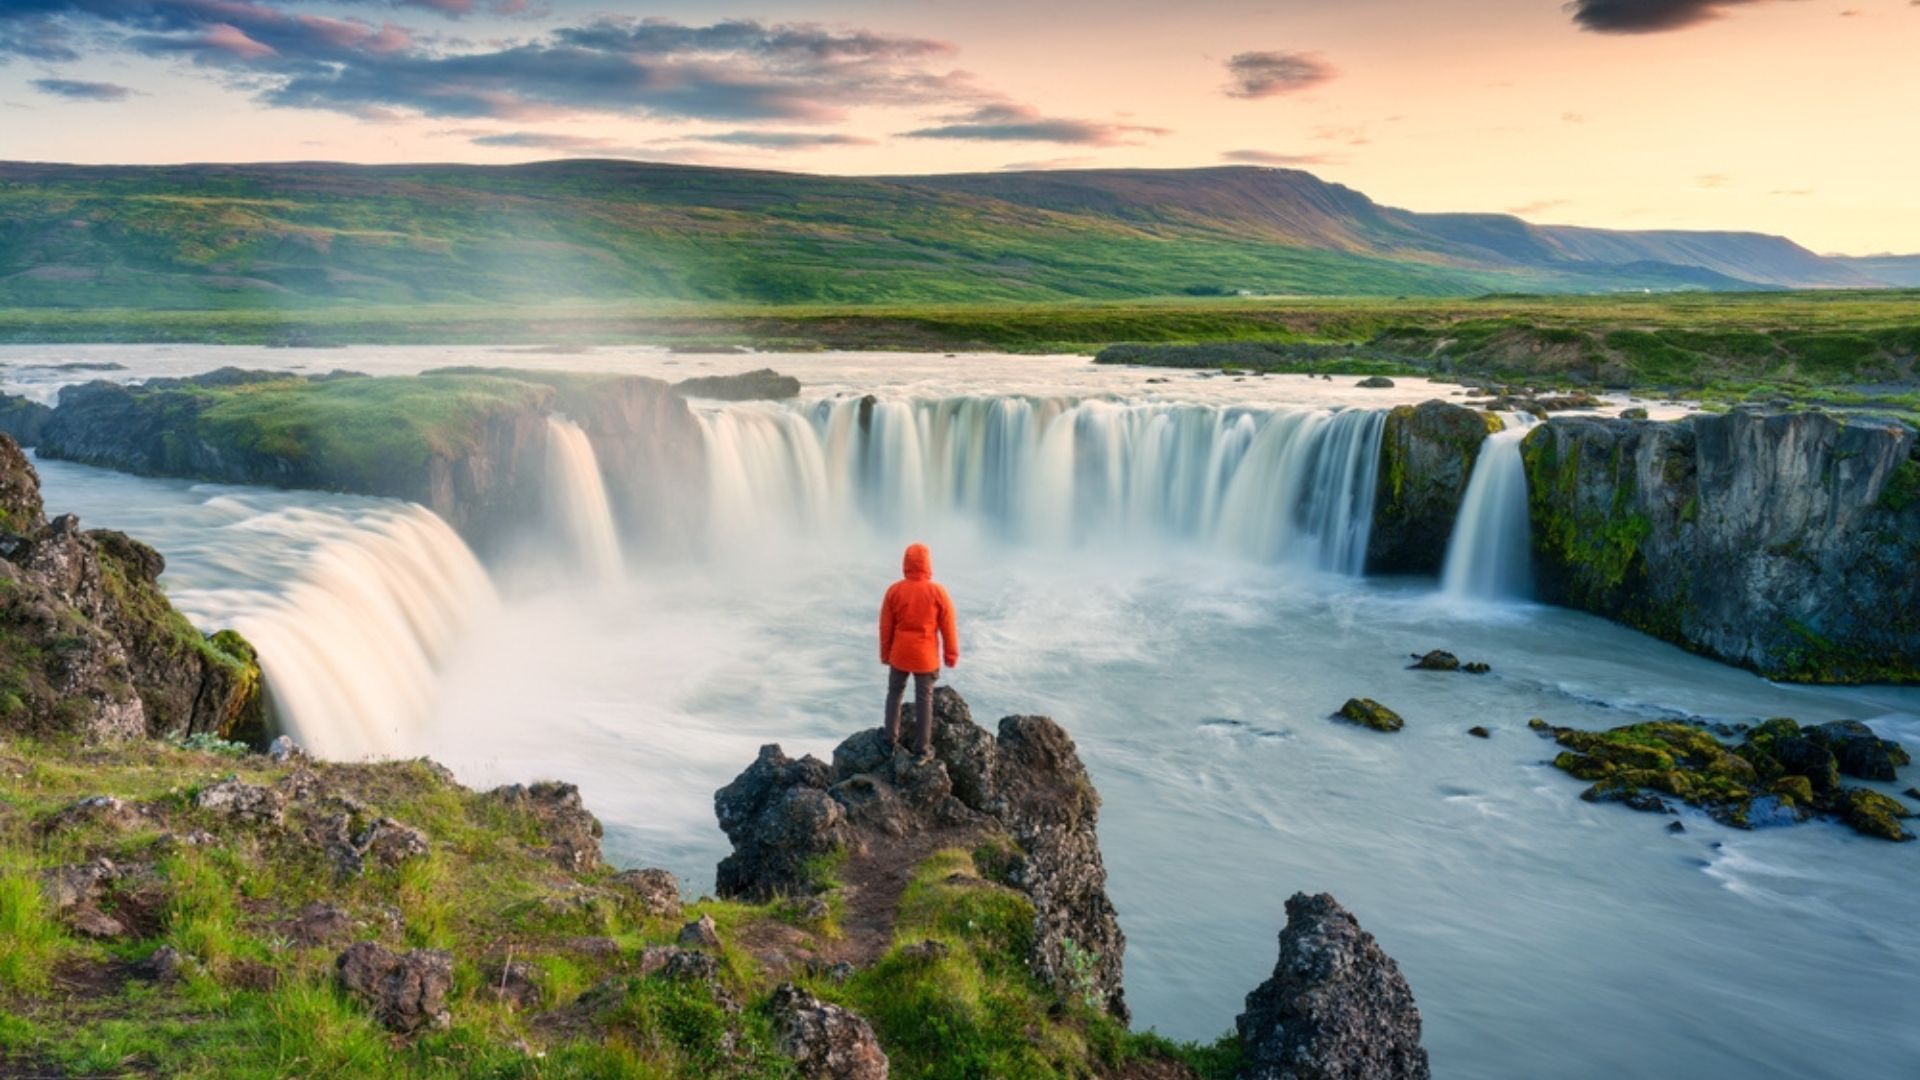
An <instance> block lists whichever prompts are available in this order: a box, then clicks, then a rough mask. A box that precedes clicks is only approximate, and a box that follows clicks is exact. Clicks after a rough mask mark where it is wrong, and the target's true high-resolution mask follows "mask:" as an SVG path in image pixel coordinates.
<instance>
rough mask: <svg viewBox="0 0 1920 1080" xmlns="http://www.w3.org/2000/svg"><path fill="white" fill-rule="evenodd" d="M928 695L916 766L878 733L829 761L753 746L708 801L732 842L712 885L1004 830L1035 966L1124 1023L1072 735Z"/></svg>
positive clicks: (765, 880) (786, 879)
mask: <svg viewBox="0 0 1920 1080" xmlns="http://www.w3.org/2000/svg"><path fill="white" fill-rule="evenodd" d="M934 702H935V726H934V731H935V734H934V752H933V755H932V758H931V760H929V761H927V762H925V763H918V762H915V761H913V760H912V759H911V758H910V757H908V756H907V755H906V754H904V753H901V754H889V753H888V752H887V747H886V743H885V736H884V734H883V733H882V732H880V731H879V730H878V729H873V730H869V731H863V732H860V733H858V734H855V735H853V736H852V737H850V738H848V739H847V740H846V741H844V742H843V743H841V745H840V746H839V747H838V748H837V749H836V750H835V751H834V755H833V764H831V765H829V764H828V763H826V762H823V761H820V760H818V759H816V758H812V757H806V758H801V759H799V760H797V761H796V760H794V759H792V758H789V757H787V756H786V754H784V753H783V752H781V750H780V748H779V747H778V746H767V747H763V748H762V749H761V751H760V755H759V757H758V758H757V759H756V760H755V761H754V763H753V764H752V765H751V766H749V767H748V768H747V769H746V771H745V772H742V773H741V774H740V776H739V777H738V778H736V779H735V780H734V781H733V782H732V783H731V784H728V785H727V786H726V787H724V788H722V789H720V791H718V792H717V793H715V796H714V809H715V813H716V814H717V816H718V817H719V820H720V827H721V829H722V830H723V831H725V832H726V834H727V837H728V839H729V840H730V841H732V843H733V846H734V852H733V854H732V855H729V856H728V857H727V858H726V859H725V860H724V861H722V862H721V864H720V869H719V875H718V888H719V891H720V892H721V894H722V895H726V896H742V897H749V898H754V899H764V898H768V897H773V896H779V895H803V894H807V893H810V892H813V891H816V890H817V888H818V887H819V885H820V882H819V880H818V871H819V867H820V865H821V863H822V861H823V860H830V859H834V858H839V857H844V856H845V855H846V854H847V853H849V852H853V851H865V850H869V849H876V848H882V849H884V848H888V847H890V846H898V845H899V844H900V843H901V841H902V840H903V838H906V837H910V836H911V837H916V838H920V837H929V836H932V837H940V838H945V839H947V840H948V841H949V842H950V843H951V844H953V845H955V846H966V844H965V841H966V840H967V838H969V837H974V838H981V837H986V836H991V835H1004V836H1006V837H1007V838H1009V839H1011V840H1012V841H1013V843H1014V845H1015V847H1016V848H1017V852H1016V853H1015V854H1014V855H1013V856H1012V857H1011V861H1010V865H1009V866H1007V867H1006V868H1005V875H1004V876H1005V880H1006V882H1007V884H1009V885H1010V886H1012V887H1013V888H1016V889H1018V890H1019V891H1020V892H1022V893H1024V894H1025V895H1026V896H1027V897H1028V898H1029V899H1031V900H1032V902H1033V905H1034V909H1035V919H1034V924H1035V925H1034V930H1035V935H1034V943H1033V947H1032V951H1031V956H1030V963H1031V966H1032V968H1033V970H1034V972H1035V973H1036V974H1037V975H1038V976H1039V977H1040V978H1041V979H1042V980H1044V981H1045V982H1047V983H1048V985H1050V986H1053V987H1055V988H1056V989H1058V990H1060V991H1061V992H1062V993H1064V994H1072V995H1079V996H1085V997H1088V998H1091V999H1092V1000H1094V1001H1097V1002H1099V1003H1101V1005H1102V1006H1103V1007H1104V1008H1105V1009H1106V1010H1107V1011H1109V1012H1111V1013H1112V1014H1114V1015H1115V1016H1118V1017H1121V1018H1124V1017H1125V1016H1126V1004H1125V998H1124V994H1123V991H1122V988H1121V966H1122V955H1123V953H1124V951H1125V948H1126V939H1125V936H1124V935H1123V934H1122V933H1121V932H1120V925H1119V921H1118V919H1117V917H1116V915H1115V913H1114V909H1113V905H1112V903H1111V901H1110V900H1109V899H1108V897H1107V894H1106V869H1105V865H1104V864H1103V862H1102V860H1101V857H1100V849H1099V841H1098V837H1097V835H1096V824H1097V821H1098V816H1099V796H1098V794H1097V793H1096V792H1095V791H1094V788H1093V784H1092V782H1091V781H1090V780H1089V779H1088V778H1087V774H1086V769H1085V767H1084V766H1083V765H1082V764H1081V762H1080V758H1079V754H1078V751H1077V750H1076V749H1075V747H1074V744H1073V740H1072V739H1070V738H1069V737H1068V736H1067V734H1066V732H1065V731H1064V730H1062V729H1061V728H1060V726H1059V725H1058V724H1055V723H1054V722H1053V721H1051V720H1049V719H1047V718H1045V717H1038V716H1010V717H1007V718H1005V719H1003V720H1001V721H1000V728H999V733H998V735H997V736H996V735H993V734H989V733H988V732H986V731H985V730H984V729H982V728H980V727H979V726H978V725H976V724H975V723H974V722H973V719H972V715H971V713H970V711H969V710H968V709H967V705H966V702H965V701H964V700H963V699H962V698H961V697H960V695H959V694H957V693H955V692H954V691H953V690H952V689H951V688H950V687H940V688H938V690H936V692H935V695H934Z"/></svg>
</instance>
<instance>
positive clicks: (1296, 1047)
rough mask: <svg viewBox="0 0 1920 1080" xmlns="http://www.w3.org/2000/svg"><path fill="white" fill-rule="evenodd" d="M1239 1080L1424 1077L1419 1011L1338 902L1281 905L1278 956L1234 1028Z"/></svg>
mask: <svg viewBox="0 0 1920 1080" xmlns="http://www.w3.org/2000/svg"><path fill="white" fill-rule="evenodd" d="M1235 1027H1236V1028H1237V1030H1238V1031H1239V1034H1240V1044H1241V1048H1242V1052H1243V1054H1244V1059H1243V1060H1244V1064H1243V1065H1242V1067H1241V1070H1240V1074H1239V1075H1240V1080H1426V1078H1427V1077H1429V1076H1431V1075H1432V1073H1431V1070H1430V1069H1429V1067H1428V1064H1427V1052H1426V1050H1425V1049H1423V1048H1422V1047H1421V1045H1420V1010H1419V1008H1418V1007H1417V1006H1416V1005H1415V1004H1414V1001H1413V991H1412V990H1411V989H1410V988H1409V987H1408V986H1407V980H1406V979H1405V978H1404V977H1403V976H1402V975H1401V974H1400V968H1399V965H1397V964H1395V963H1394V962H1393V958H1392V957H1390V956H1388V955H1387V954H1386V953H1385V952H1384V951H1382V950H1381V948H1380V946H1379V944H1378V943H1377V942H1375V941H1374V939H1373V935H1372V934H1369V933H1367V932H1366V931H1365V930H1362V929H1361V928H1360V923H1359V921H1358V920H1356V919H1355V918H1354V917H1353V915H1352V914H1351V913H1350V912H1348V911H1347V909H1345V908H1343V907H1341V906H1340V903H1339V901H1337V900H1335V899H1334V898H1333V897H1331V896H1328V895H1326V894H1325V893H1321V894H1319V895H1317V896H1309V895H1307V894H1305V893H1296V894H1294V896H1293V897H1292V898H1290V899H1289V900H1288V901H1287V925H1286V929H1284V930H1282V931H1281V932H1280V960H1279V962H1278V963H1277V964H1275V965H1274V969H1273V976H1272V977H1271V978H1269V979H1268V980H1267V981H1266V982H1264V983H1261V984H1260V986H1259V987H1258V988H1257V989H1255V990H1254V991H1253V993H1251V994H1248V995H1247V1011H1246V1012H1244V1013H1241V1014H1240V1017H1239V1019H1238V1020H1237V1021H1236V1022H1235Z"/></svg>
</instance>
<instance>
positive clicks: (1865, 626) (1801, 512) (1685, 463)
mask: <svg viewBox="0 0 1920 1080" xmlns="http://www.w3.org/2000/svg"><path fill="white" fill-rule="evenodd" d="M1522 452H1523V454H1524V457H1525V460H1526V467H1527V481H1528V485H1527V486H1528V500H1529V503H1530V516H1531V520H1532V529H1533V555H1534V567H1535V573H1536V577H1537V586H1538V590H1539V595H1540V597H1541V599H1544V600H1548V601H1551V602H1554V603H1559V604H1564V605H1567V606H1570V607H1575V608H1579V609H1582V610H1585V611H1591V612H1593V613H1595V614H1598V615H1602V616H1605V617H1607V618H1610V619H1614V620H1616V621H1618V622H1622V623H1625V624H1627V625H1629V626H1632V627H1635V628H1637V629H1639V630H1642V631H1645V632H1647V633H1649V634H1652V635H1654V636H1656V637H1659V638H1662V639H1665V640H1667V641H1671V642H1674V643H1676V644H1679V645H1682V646H1685V647H1686V648H1689V649H1692V650H1694V651H1696V652H1700V653H1704V654H1706V655H1708V656H1712V657H1716V658H1718V659H1721V660H1725V661H1727V662H1729V663H1734V664H1739V665H1741V666H1744V667H1748V668H1752V669H1753V670H1755V671H1758V672H1760V673H1761V674H1764V675H1766V676H1768V677H1770V678H1779V679H1791V680H1797V681H1810V682H1861V681H1887V682H1913V681H1916V680H1920V440H1917V439H1916V434H1915V431H1914V429H1913V428H1912V427H1909V426H1908V425H1906V424H1904V423H1900V422H1898V421H1894V420H1884V419H1874V418H1870V417H1862V416H1840V415H1835V414H1831V413H1825V412H1781V411H1769V410H1757V409H1746V408H1741V409H1735V410H1733V411H1731V412H1728V413H1725V414H1721V415H1710V414H1700V415H1695V416H1690V417H1687V418H1684V419H1681V420H1677V421H1672V422H1646V421H1632V420H1620V419H1598V418H1585V417H1577V418H1571V417H1560V418H1555V419H1553V420H1550V421H1548V422H1547V423H1544V424H1541V425H1540V426H1539V427H1538V428H1537V429H1536V430H1534V431H1533V432H1531V433H1529V434H1528V436H1527V438H1526V441H1525V442H1524V444H1523V449H1522Z"/></svg>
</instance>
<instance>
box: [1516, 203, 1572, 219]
mask: <svg viewBox="0 0 1920 1080" xmlns="http://www.w3.org/2000/svg"><path fill="white" fill-rule="evenodd" d="M1565 205H1567V200H1565V199H1541V200H1540V201H1538V202H1530V203H1521V204H1520V205H1519V206H1509V207H1507V213H1509V214H1512V215H1513V216H1514V217H1523V218H1524V217H1532V216H1533V215H1535V214H1539V213H1544V212H1545V211H1548V210H1553V209H1556V208H1558V207H1562V206H1565Z"/></svg>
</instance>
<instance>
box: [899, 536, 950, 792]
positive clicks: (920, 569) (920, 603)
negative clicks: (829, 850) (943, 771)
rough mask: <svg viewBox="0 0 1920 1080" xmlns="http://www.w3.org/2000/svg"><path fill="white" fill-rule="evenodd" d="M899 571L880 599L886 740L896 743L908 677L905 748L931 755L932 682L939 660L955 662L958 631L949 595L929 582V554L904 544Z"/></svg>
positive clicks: (922, 548) (922, 546)
mask: <svg viewBox="0 0 1920 1080" xmlns="http://www.w3.org/2000/svg"><path fill="white" fill-rule="evenodd" d="M900 571H901V573H902V574H903V575H904V577H902V579H901V580H899V581H896V582H894V583H893V586H892V587H891V588H889V589H888V590H887V597H886V599H885V600H882V601H881V602H880V662H881V663H883V664H885V665H887V668H888V671H887V726H886V731H887V744H888V745H889V746H892V747H894V748H896V749H898V748H899V746H900V698H901V695H902V694H904V693H905V692H906V688H907V676H908V675H912V676H913V705H914V709H915V710H916V716H917V719H918V728H919V730H918V731H917V732H916V736H917V738H916V740H915V741H916V742H917V743H918V745H916V746H910V747H909V748H908V749H910V750H911V751H912V752H913V753H914V754H915V755H916V756H918V757H919V758H920V759H921V760H923V761H924V760H925V759H927V758H928V757H931V756H932V754H933V683H934V680H935V679H938V678H939V677H940V661H941V660H942V659H943V658H944V659H945V660H946V662H947V666H948V667H953V666H954V665H955V664H958V663H959V662H960V635H959V632H958V631H957V630H956V629H955V627H954V614H953V597H951V596H948V595H947V590H946V589H944V588H942V587H941V586H939V585H936V584H934V581H933V554H932V553H931V552H929V551H928V550H927V545H925V544H909V545H908V546H907V554H906V557H905V558H903V559H901V561H900Z"/></svg>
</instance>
